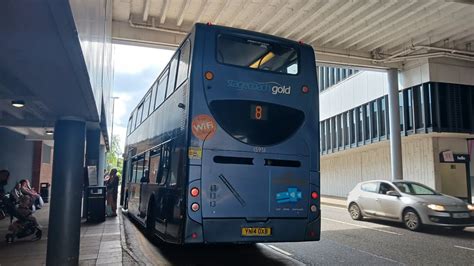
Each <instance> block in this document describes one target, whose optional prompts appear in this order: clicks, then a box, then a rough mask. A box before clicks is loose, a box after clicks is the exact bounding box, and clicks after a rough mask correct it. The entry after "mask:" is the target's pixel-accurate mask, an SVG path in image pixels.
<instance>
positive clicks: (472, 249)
mask: <svg viewBox="0 0 474 266" xmlns="http://www.w3.org/2000/svg"><path fill="white" fill-rule="evenodd" d="M454 247H455V248H460V249H467V250H470V251H474V248H467V247H463V246H454Z"/></svg>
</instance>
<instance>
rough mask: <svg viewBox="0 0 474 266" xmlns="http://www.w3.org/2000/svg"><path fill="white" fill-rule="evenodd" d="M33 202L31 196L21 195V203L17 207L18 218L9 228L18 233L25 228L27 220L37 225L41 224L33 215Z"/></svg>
mask: <svg viewBox="0 0 474 266" xmlns="http://www.w3.org/2000/svg"><path fill="white" fill-rule="evenodd" d="M31 204H32V201H31V197H30V196H27V195H23V196H21V197H20V199H19V205H18V208H17V209H16V213H17V215H18V217H17V218H18V220H16V221H15V222H14V223H12V224H11V225H10V227H9V228H8V230H10V231H11V232H12V233H14V234H16V233H18V232H19V231H21V230H22V229H23V228H24V226H25V223H26V222H31V224H32V225H33V226H36V227H38V226H39V224H38V222H37V221H36V218H35V217H34V216H33V212H32V211H31V210H30V206H31Z"/></svg>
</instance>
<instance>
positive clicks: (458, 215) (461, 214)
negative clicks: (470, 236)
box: [453, 212, 469, 218]
mask: <svg viewBox="0 0 474 266" xmlns="http://www.w3.org/2000/svg"><path fill="white" fill-rule="evenodd" d="M453 218H469V213H468V212H458V213H453Z"/></svg>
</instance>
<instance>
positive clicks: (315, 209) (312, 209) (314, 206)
mask: <svg viewBox="0 0 474 266" xmlns="http://www.w3.org/2000/svg"><path fill="white" fill-rule="evenodd" d="M310 209H311V212H317V211H318V207H316V205H311V207H310Z"/></svg>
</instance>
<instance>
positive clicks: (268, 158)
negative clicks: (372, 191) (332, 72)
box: [123, 24, 321, 244]
mask: <svg viewBox="0 0 474 266" xmlns="http://www.w3.org/2000/svg"><path fill="white" fill-rule="evenodd" d="M318 112H319V106H318V88H317V81H316V66H315V57H314V51H313V49H312V48H311V46H309V45H306V44H303V43H301V42H294V41H290V40H286V39H282V38H279V37H275V36H270V35H266V34H261V33H256V32H251V31H246V30H240V29H234V28H228V27H222V26H214V25H210V24H196V25H195V26H194V27H193V30H192V31H191V32H190V33H189V35H188V36H187V37H186V38H185V40H184V41H183V42H182V44H181V45H180V46H179V48H178V49H177V51H176V53H175V54H174V56H173V57H172V59H171V61H170V62H169V64H168V65H167V66H166V67H165V68H164V70H163V71H162V73H161V74H160V75H159V76H158V78H157V79H156V81H155V82H154V84H153V85H152V86H151V88H150V90H149V91H148V92H147V93H146V95H145V96H144V97H143V99H142V100H141V101H140V103H139V104H138V106H137V107H136V108H135V109H134V111H133V112H132V114H131V116H130V120H129V122H128V129H127V139H126V148H125V153H124V154H125V155H124V156H125V163H124V170H123V173H125V180H126V182H127V184H126V186H125V193H124V195H125V202H124V208H125V209H127V210H128V215H129V217H131V218H133V219H134V220H136V221H137V222H138V223H139V224H141V225H142V226H144V227H145V228H146V232H147V233H150V234H152V235H156V236H158V237H159V238H161V239H162V240H164V241H166V242H170V243H176V244H188V243H254V242H281V241H285V242H287V241H317V240H319V238H320V227H321V225H320V198H319V193H320V186H319V180H320V178H319V127H318V125H319V113H318Z"/></svg>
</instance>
